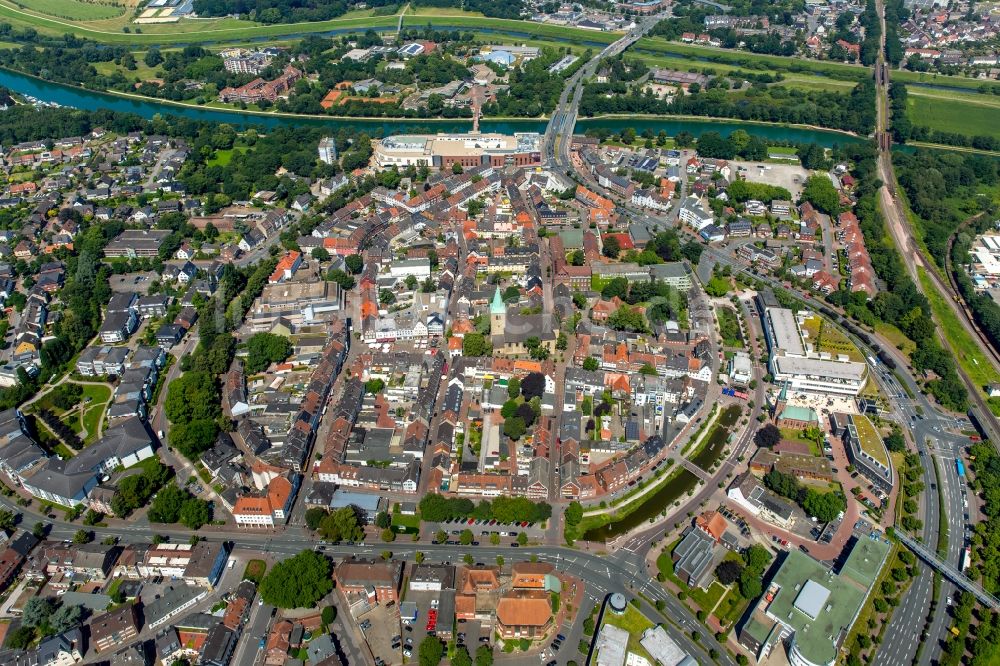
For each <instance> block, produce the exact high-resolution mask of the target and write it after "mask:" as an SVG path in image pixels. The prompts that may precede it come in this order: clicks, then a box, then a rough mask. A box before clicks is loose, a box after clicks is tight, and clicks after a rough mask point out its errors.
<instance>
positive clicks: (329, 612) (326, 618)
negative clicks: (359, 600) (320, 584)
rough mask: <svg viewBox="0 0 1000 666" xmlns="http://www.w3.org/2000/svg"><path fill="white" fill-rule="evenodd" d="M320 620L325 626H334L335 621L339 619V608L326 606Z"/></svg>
mask: <svg viewBox="0 0 1000 666" xmlns="http://www.w3.org/2000/svg"><path fill="white" fill-rule="evenodd" d="M320 619H321V620H323V624H325V625H327V626H329V625H331V624H333V622H334V620H336V619H337V607H336V606H324V607H323V612H322V613H320Z"/></svg>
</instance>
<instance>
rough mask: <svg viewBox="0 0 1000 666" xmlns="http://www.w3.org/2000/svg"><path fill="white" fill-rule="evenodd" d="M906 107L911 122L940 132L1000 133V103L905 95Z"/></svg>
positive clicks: (992, 134) (997, 134) (999, 135)
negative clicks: (992, 104) (991, 104)
mask: <svg viewBox="0 0 1000 666" xmlns="http://www.w3.org/2000/svg"><path fill="white" fill-rule="evenodd" d="M907 111H908V113H909V116H910V120H911V121H912V122H913V124H914V125H925V126H927V127H930V128H931V129H936V130H941V131H943V132H956V133H958V134H968V135H986V136H992V137H1000V107H997V106H987V105H984V104H978V103H975V102H972V101H969V100H967V99H964V98H963V99H958V98H957V96H954V97H948V98H943V97H925V96H917V95H914V96H912V97H909V98H908V99H907Z"/></svg>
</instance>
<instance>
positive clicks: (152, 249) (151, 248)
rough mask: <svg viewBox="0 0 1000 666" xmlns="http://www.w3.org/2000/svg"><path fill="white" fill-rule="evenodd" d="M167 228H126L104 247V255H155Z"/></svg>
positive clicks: (131, 257) (132, 257)
mask: <svg viewBox="0 0 1000 666" xmlns="http://www.w3.org/2000/svg"><path fill="white" fill-rule="evenodd" d="M169 235H170V231H169V230H168V229H126V230H125V231H123V232H121V233H120V234H118V236H117V238H115V239H114V240H113V241H111V242H110V243H108V244H107V245H106V246H105V247H104V256H105V257H109V258H111V257H127V258H129V259H135V258H136V257H157V256H159V254H160V246H161V245H163V241H164V240H166V238H167V236H169Z"/></svg>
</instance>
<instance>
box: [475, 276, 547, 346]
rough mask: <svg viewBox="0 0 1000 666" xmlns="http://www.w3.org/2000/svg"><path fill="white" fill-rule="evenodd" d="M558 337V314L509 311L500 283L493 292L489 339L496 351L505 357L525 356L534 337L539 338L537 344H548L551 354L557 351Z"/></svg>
mask: <svg viewBox="0 0 1000 666" xmlns="http://www.w3.org/2000/svg"><path fill="white" fill-rule="evenodd" d="M558 336H559V324H558V322H557V321H556V319H555V317H553V316H552V315H551V314H549V313H542V314H521V313H520V312H517V311H514V312H509V311H508V308H507V303H505V302H504V300H503V294H502V293H501V291H500V287H499V286H497V288H496V291H494V292H493V300H492V301H490V338H491V342H492V343H493V351H494V353H496V354H500V355H502V356H526V355H528V354H529V353H530V351H531V350H530V349H529V345H528V344H527V343H529V342H531V344H532V345H534V340H537V341H538V345H537V346H539V347H545V348H546V349H548V351H549V353H550V354H554V353H555V351H556V339H557V338H558Z"/></svg>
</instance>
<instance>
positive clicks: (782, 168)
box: [729, 160, 809, 204]
mask: <svg viewBox="0 0 1000 666" xmlns="http://www.w3.org/2000/svg"><path fill="white" fill-rule="evenodd" d="M729 166H730V168H732V169H733V177H735V176H736V173H739V174H740V175H742V176H744V177H746V179H747V180H748V181H750V182H752V183H766V184H768V185H776V186H778V187H783V188H785V189H786V190H788V191H789V192H791V194H792V199H798V198H799V195H800V194H802V189H803V188H804V187H805V183H806V178H808V177H809V171H808V170H806V169H804V168H803V167H801V166H798V165H795V164H770V163H769V164H765V163H764V162H741V161H739V160H730V161H729ZM761 166H763V167H764V168H763V169H761V168H760V167H761ZM740 168H743V169H746V171H739V169H740ZM764 203H766V204H769V203H770V202H769V201H765V202H764Z"/></svg>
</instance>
